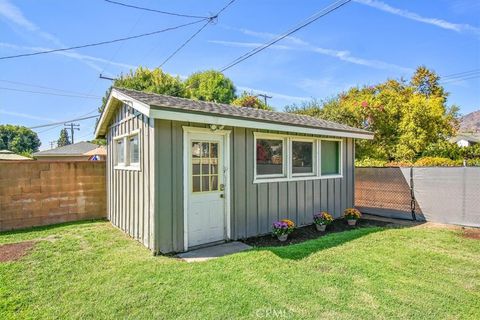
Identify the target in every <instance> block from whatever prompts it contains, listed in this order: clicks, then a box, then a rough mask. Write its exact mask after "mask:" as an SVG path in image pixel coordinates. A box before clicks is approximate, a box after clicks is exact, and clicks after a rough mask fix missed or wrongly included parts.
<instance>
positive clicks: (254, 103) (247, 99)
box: [231, 91, 273, 110]
mask: <svg viewBox="0 0 480 320" xmlns="http://www.w3.org/2000/svg"><path fill="white" fill-rule="evenodd" d="M231 104H233V105H235V106H239V107H245V108H254V109H262V110H272V109H273V108H272V107H270V106H268V105H266V104H265V103H263V102H262V101H261V100H260V99H259V98H258V97H257V96H255V95H254V94H253V93H251V92H250V93H249V92H246V91H243V92H242V94H241V95H240V96H239V97H237V98H236V99H235V100H233V101H232V102H231Z"/></svg>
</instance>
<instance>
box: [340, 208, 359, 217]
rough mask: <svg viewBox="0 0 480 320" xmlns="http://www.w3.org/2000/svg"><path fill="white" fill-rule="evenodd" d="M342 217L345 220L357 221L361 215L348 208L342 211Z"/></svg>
mask: <svg viewBox="0 0 480 320" xmlns="http://www.w3.org/2000/svg"><path fill="white" fill-rule="evenodd" d="M343 216H344V217H345V219H347V220H358V219H360V217H361V216H362V214H361V213H360V211H358V210H357V209H355V208H348V209H345V211H343Z"/></svg>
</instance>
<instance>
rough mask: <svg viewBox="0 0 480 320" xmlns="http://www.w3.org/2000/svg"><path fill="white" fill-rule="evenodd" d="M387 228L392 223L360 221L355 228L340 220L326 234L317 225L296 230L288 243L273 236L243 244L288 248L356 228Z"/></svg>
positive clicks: (248, 240) (249, 240)
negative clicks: (318, 229)
mask: <svg viewBox="0 0 480 320" xmlns="http://www.w3.org/2000/svg"><path fill="white" fill-rule="evenodd" d="M386 226H392V223H391V222H386V221H378V220H367V219H360V220H358V221H357V225H356V226H355V227H350V226H349V225H348V224H347V222H346V221H345V220H342V219H338V220H335V221H334V222H333V223H331V224H330V225H329V226H327V230H326V231H325V232H320V231H317V229H316V227H315V225H309V226H305V227H301V228H296V229H295V231H293V232H292V233H291V234H289V235H288V239H287V241H284V242H281V241H279V240H278V239H277V237H274V236H272V235H271V234H268V235H264V236H260V237H252V238H247V239H245V240H243V242H245V243H246V244H248V245H250V246H252V247H282V246H288V245H290V244H295V243H301V242H304V241H307V240H311V239H316V238H319V237H321V236H324V235H327V234H330V233H336V232H343V231H348V230H353V229H356V228H364V227H386Z"/></svg>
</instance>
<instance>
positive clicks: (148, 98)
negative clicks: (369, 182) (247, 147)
mask: <svg viewBox="0 0 480 320" xmlns="http://www.w3.org/2000/svg"><path fill="white" fill-rule="evenodd" d="M113 99H116V101H117V103H114V101H112V100H113ZM122 101H123V102H125V103H127V104H129V105H130V106H132V107H133V108H134V109H136V110H138V111H140V112H142V113H143V114H146V115H147V116H149V117H152V118H160V119H167V120H179V121H192V122H201V123H210V124H217V125H231V126H238V127H246V126H247V124H248V126H249V127H252V128H253V127H255V128H259V129H262V128H264V129H269V128H268V127H266V126H265V125H264V124H265V123H268V124H276V125H281V126H279V129H278V130H279V131H292V132H301V131H295V130H293V129H292V128H295V127H297V128H298V127H302V128H310V129H313V130H310V131H308V132H309V133H312V134H329V135H337V136H345V137H358V138H367V139H371V138H373V133H371V132H369V131H366V130H363V129H358V128H353V127H350V126H347V125H343V124H339V123H336V122H331V121H327V120H323V119H319V118H314V117H310V116H305V115H298V114H293V113H286V112H276V111H269V110H260V109H255V108H246V107H238V106H232V105H228V104H220V103H214V102H206V101H200V100H191V99H185V98H178V97H171V96H166V95H161V94H155V93H148V92H143V91H136V90H130V89H123V88H113V89H112V91H111V93H110V97H109V99H108V102H107V106H106V108H105V110H104V112H103V113H102V115H101V118H100V121H99V122H98V125H97V128H96V130H95V135H96V136H97V137H102V136H105V134H106V131H107V126H108V122H109V121H110V119H111V117H113V115H114V113H115V108H116V107H118V106H119V104H118V102H120V104H121V103H122ZM185 114H191V115H196V116H190V117H188V116H182V115H185ZM212 117H215V118H216V119H214V118H212ZM232 119H233V120H238V121H232ZM237 123H238V124H237ZM287 126H288V127H289V128H288V129H287V128H286V127H287ZM280 128H285V129H284V130H282V129H280ZM319 129H321V130H319Z"/></svg>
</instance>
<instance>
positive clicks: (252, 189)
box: [155, 120, 354, 252]
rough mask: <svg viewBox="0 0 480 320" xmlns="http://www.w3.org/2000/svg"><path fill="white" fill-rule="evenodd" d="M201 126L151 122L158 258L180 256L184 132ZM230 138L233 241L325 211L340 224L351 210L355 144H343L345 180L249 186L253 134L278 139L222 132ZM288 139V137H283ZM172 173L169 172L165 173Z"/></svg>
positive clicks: (348, 140)
mask: <svg viewBox="0 0 480 320" xmlns="http://www.w3.org/2000/svg"><path fill="white" fill-rule="evenodd" d="M184 126H188V127H204V128H205V127H207V125H205V124H198V123H189V122H179V121H170V120H155V132H156V136H155V141H156V144H155V146H156V162H155V164H156V168H155V171H156V172H157V173H159V175H158V179H157V184H158V187H157V192H155V194H156V196H157V198H156V200H157V209H158V214H156V215H155V216H156V218H157V220H156V223H155V226H156V230H155V234H157V235H158V239H157V240H158V241H159V247H158V248H156V249H157V250H160V251H161V252H171V251H176V252H179V251H183V248H184V243H183V241H184V233H183V231H184V230H183V226H184V221H183V219H184V215H183V205H184V202H183V167H182V166H183V134H184V133H183V127H184ZM225 130H231V135H230V146H231V147H230V153H231V154H230V168H229V171H230V174H231V176H230V186H229V187H230V188H231V189H230V190H231V192H230V199H227V201H230V214H231V219H230V223H231V226H230V228H231V237H232V239H234V240H236V239H243V238H247V237H252V236H256V235H261V234H266V233H269V232H270V231H271V225H272V223H273V222H274V221H276V220H279V219H283V218H289V219H291V220H293V221H294V222H295V223H296V224H297V225H298V226H302V225H308V224H311V223H313V214H314V213H315V212H318V211H321V210H325V211H328V212H330V213H331V214H333V216H334V217H336V218H338V217H340V216H341V214H342V212H343V210H344V209H346V208H348V207H352V206H353V199H354V194H353V193H354V181H353V179H354V171H353V163H354V161H353V155H354V141H353V139H351V138H344V139H343V143H342V146H343V150H342V153H343V157H342V161H343V165H342V168H343V171H344V172H343V177H342V178H331V179H329V178H322V179H318V178H316V179H315V178H312V179H311V180H300V181H298V180H297V181H283V182H265V183H253V180H254V160H255V159H254V148H255V147H254V132H268V133H280V132H272V131H265V130H256V129H249V128H239V127H233V128H232V127H226V128H225ZM286 134H289V133H286ZM168 168H170V170H168Z"/></svg>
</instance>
